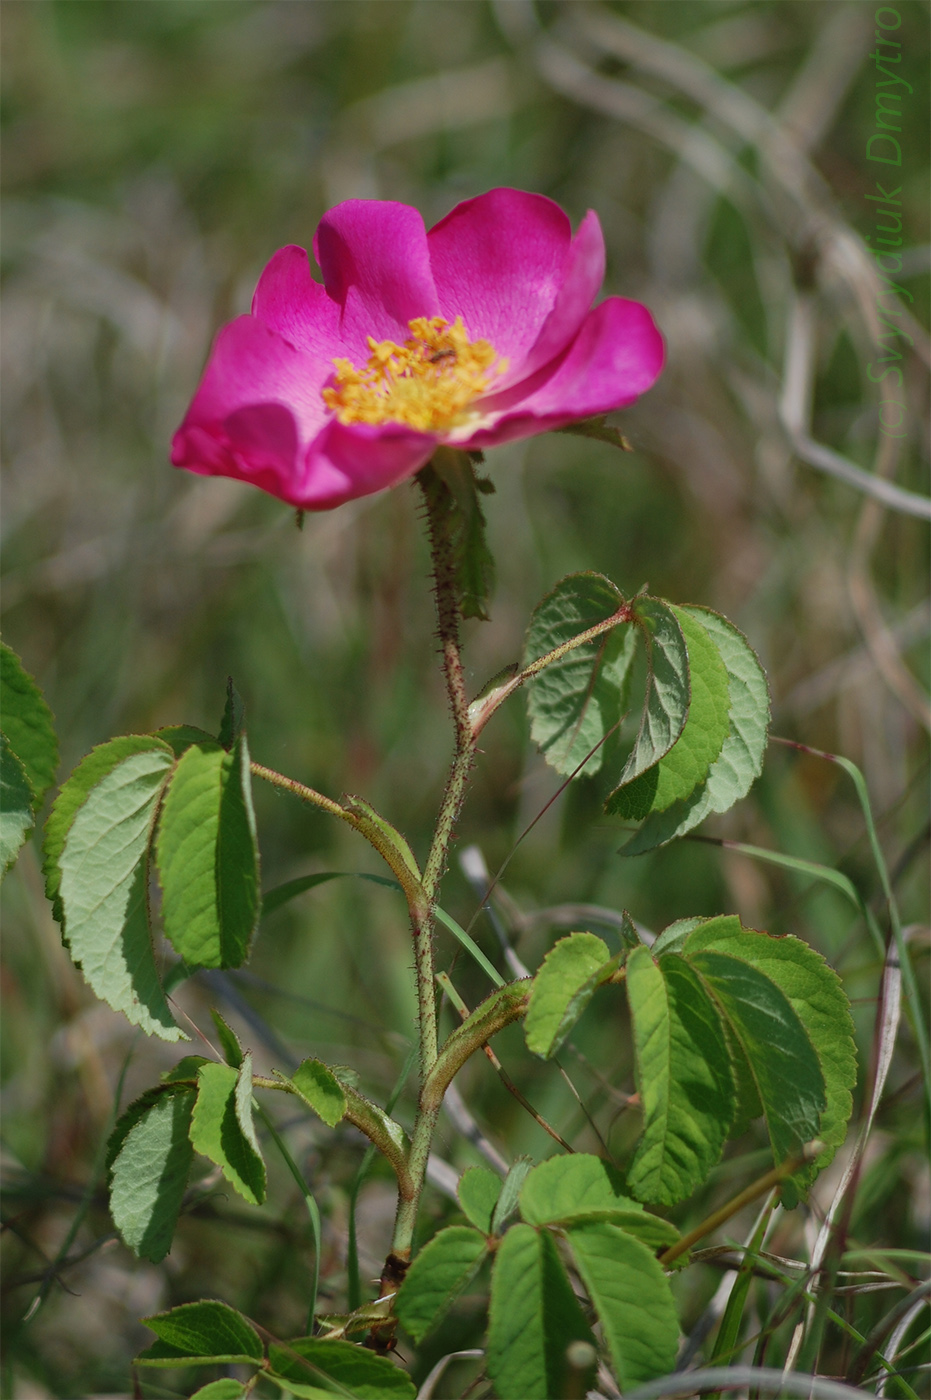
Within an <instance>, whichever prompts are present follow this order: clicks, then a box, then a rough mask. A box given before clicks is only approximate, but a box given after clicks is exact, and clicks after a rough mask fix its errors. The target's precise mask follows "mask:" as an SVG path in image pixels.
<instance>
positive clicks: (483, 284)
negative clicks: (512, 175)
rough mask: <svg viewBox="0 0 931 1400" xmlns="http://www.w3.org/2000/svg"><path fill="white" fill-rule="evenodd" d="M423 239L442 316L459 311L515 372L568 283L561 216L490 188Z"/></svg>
mask: <svg viewBox="0 0 931 1400" xmlns="http://www.w3.org/2000/svg"><path fill="white" fill-rule="evenodd" d="M587 236H588V235H586V237H587ZM427 242H428V244H429V248H430V262H431V265H432V267H433V275H434V277H435V278H436V286H437V291H438V293H439V298H440V307H441V310H442V313H443V315H444V316H445V317H446V318H447V320H450V321H453V320H455V318H456V317H457V316H461V317H462V319H463V321H464V322H465V326H466V330H467V331H468V333H469V336H470V338H471V339H472V340H478V339H485V340H489V341H491V343H492V345H493V346H494V347H495V349H496V350H497V352H498V354H499V355H502V356H505V357H506V358H507V359H508V360H509V361H510V365H509V374H508V377H509V378H511V377H512V376H513V375H515V374H519V373H520V371H521V368H522V366H523V364H524V361H525V360H526V359H527V355H528V352H529V351H530V349H531V347H532V346H533V344H534V342H535V341H536V339H537V337H538V336H539V335H540V333H541V331H542V330H543V326H544V323H545V322H546V319H547V317H548V316H549V314H550V312H551V311H553V309H554V307H555V305H556V301H557V297H558V295H559V291H560V289H561V287H562V286H563V283H564V282H565V281H566V277H567V271H568V266H569V256H570V245H571V242H572V226H571V224H570V223H569V220H568V219H567V217H566V215H565V214H564V213H563V211H562V210H561V209H560V207H559V205H558V204H554V203H553V201H552V200H551V199H547V198H546V197H545V196H544V195H540V194H527V193H526V192H524V191H523V190H509V189H498V190H489V192H488V193H487V194H482V195H479V196H478V197H477V198H475V199H467V200H465V201H464V202H463V203H462V204H457V205H456V207H455V209H453V210H452V211H451V212H450V213H449V214H447V215H446V218H445V219H441V220H440V222H439V223H438V224H436V225H435V226H434V227H433V228H432V229H431V230H430V232H429V233H428V234H427ZM588 304H589V305H590V304H591V297H589V303H588Z"/></svg>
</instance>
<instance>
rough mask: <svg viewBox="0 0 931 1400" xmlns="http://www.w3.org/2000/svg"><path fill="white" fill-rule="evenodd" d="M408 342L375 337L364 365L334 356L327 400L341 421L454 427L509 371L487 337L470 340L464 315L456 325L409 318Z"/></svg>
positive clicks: (423, 429)
mask: <svg viewBox="0 0 931 1400" xmlns="http://www.w3.org/2000/svg"><path fill="white" fill-rule="evenodd" d="M408 324H409V326H410V329H411V336H410V339H409V340H406V341H405V342H404V344H403V345H395V343H394V341H393V340H382V341H380V342H379V341H376V340H373V339H372V337H371V336H369V349H370V351H371V354H370V355H369V358H368V363H367V364H366V365H364V366H363V368H362V369H356V367H355V365H354V364H353V363H352V361H351V360H334V361H333V363H334V365H335V366H336V375H335V377H334V383H333V385H332V387H331V388H328V389H324V390H323V401H324V403H325V404H326V406H327V408H331V409H332V410H333V411H334V413H335V414H336V415H337V417H338V418H339V420H340V422H341V423H389V422H392V423H407V424H408V425H409V426H410V427H412V428H418V429H419V430H420V431H421V432H437V431H440V430H442V429H446V428H454V427H457V426H459V425H460V424H462V423H465V422H466V421H467V420H468V418H469V413H468V408H469V405H470V404H471V403H472V401H473V399H477V398H479V397H480V396H481V395H482V394H484V393H487V391H488V386H489V384H490V383H491V380H492V379H493V378H494V377H496V376H498V375H501V374H503V373H504V371H505V370H506V369H507V366H508V362H507V360H504V359H500V358H499V357H498V354H497V352H496V350H495V348H494V346H493V345H491V344H490V343H489V342H488V341H487V340H470V339H469V337H468V334H467V332H466V328H465V326H464V325H463V324H462V317H461V316H457V317H456V320H455V322H454V323H453V324H452V325H450V324H449V322H448V321H446V320H444V318H443V317H442V316H433V317H426V316H419V317H417V318H416V319H415V320H413V321H410V322H408Z"/></svg>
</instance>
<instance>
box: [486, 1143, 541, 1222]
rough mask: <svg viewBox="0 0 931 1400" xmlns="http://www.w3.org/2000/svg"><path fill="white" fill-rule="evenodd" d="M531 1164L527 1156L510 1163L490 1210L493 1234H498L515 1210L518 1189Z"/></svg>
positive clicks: (518, 1196) (518, 1197) (518, 1193)
mask: <svg viewBox="0 0 931 1400" xmlns="http://www.w3.org/2000/svg"><path fill="white" fill-rule="evenodd" d="M532 1166H533V1163H532V1162H531V1160H530V1158H529V1157H518V1159H517V1161H516V1162H514V1163H512V1165H511V1167H510V1169H509V1171H508V1174H507V1176H506V1177H505V1178H504V1181H503V1183H502V1185H501V1194H500V1196H499V1197H498V1200H497V1202H496V1203H495V1208H494V1210H493V1212H492V1216H491V1229H492V1233H493V1234H495V1235H500V1234H501V1232H502V1230H503V1229H504V1227H505V1225H506V1224H507V1223H508V1221H509V1220H510V1218H511V1216H512V1215H513V1214H514V1212H515V1211H516V1210H517V1204H518V1201H519V1200H520V1189H521V1187H522V1186H523V1184H524V1181H525V1179H526V1177H527V1174H528V1173H529V1171H530V1169H531V1167H532Z"/></svg>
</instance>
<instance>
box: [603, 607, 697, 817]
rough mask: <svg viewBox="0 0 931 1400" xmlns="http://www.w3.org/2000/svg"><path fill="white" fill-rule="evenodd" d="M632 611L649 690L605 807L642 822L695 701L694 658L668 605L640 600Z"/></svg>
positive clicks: (611, 812) (608, 810) (610, 811)
mask: <svg viewBox="0 0 931 1400" xmlns="http://www.w3.org/2000/svg"><path fill="white" fill-rule="evenodd" d="M630 606H631V612H632V614H633V620H634V622H636V624H637V626H638V627H639V628H640V631H641V633H642V634H643V637H644V640H645V642H646V648H647V688H646V695H645V697H644V702H643V713H642V715H641V717H640V729H639V732H638V734H637V738H636V741H635V743H634V746H633V749H632V750H631V752H630V756H629V757H628V759H627V762H626V764H625V765H624V771H623V773H622V774H621V781H620V783H619V784H618V786H617V787H616V788H615V790H614V791H613V792H612V793H611V794H610V795H609V797H608V799H607V801H606V802H605V811H606V812H609V813H610V814H611V815H616V816H621V817H625V818H627V819H628V820H639V819H640V817H643V816H646V814H647V812H648V811H649V810H650V807H651V806H652V803H653V797H654V795H655V792H656V787H657V785H658V781H659V775H658V773H657V772H656V771H655V770H656V765H657V764H658V763H659V761H660V759H661V758H662V757H663V756H664V755H665V754H667V753H668V752H669V750H670V749H671V748H672V746H673V744H675V743H676V741H677V740H678V738H679V736H680V734H681V733H682V731H683V729H684V728H685V724H686V720H687V718H688V713H689V697H690V691H689V659H688V650H687V647H686V642H685V637H684V636H683V635H682V628H681V626H680V625H679V620H678V618H677V617H676V614H675V613H674V612H673V610H672V608H671V607H670V606H669V605H668V603H664V602H662V601H661V600H660V599H659V598H635V599H634V600H633V602H632V603H631V605H630ZM647 772H651V773H652V774H653V776H652V778H650V779H645V780H644V781H643V782H641V783H640V784H638V787H637V788H636V789H635V794H634V796H633V797H628V796H626V795H625V789H626V788H627V787H628V786H629V785H630V784H631V783H633V782H634V780H635V779H638V778H640V777H641V775H642V774H646V773H647Z"/></svg>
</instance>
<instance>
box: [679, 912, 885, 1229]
mask: <svg viewBox="0 0 931 1400" xmlns="http://www.w3.org/2000/svg"><path fill="white" fill-rule="evenodd" d="M688 948H689V952H690V954H691V953H692V952H697V951H698V950H699V949H701V948H704V949H712V948H713V949H717V950H721V951H727V952H731V953H733V954H734V955H735V956H736V957H739V958H741V959H743V960H744V961H745V962H748V963H751V964H752V965H753V966H754V967H755V968H757V969H758V970H759V971H760V972H762V973H765V974H766V976H768V977H769V978H770V979H771V980H772V981H773V982H775V983H777V985H778V986H779V987H780V988H781V989H782V991H783V992H784V993H785V995H786V997H787V999H788V1001H789V1004H790V1006H791V1007H792V1009H793V1011H794V1012H795V1014H796V1016H797V1017H798V1019H799V1021H800V1022H801V1024H802V1026H803V1027H804V1029H805V1033H806V1035H807V1036H808V1038H809V1040H810V1041H811V1044H812V1046H813V1048H814V1051H815V1054H816V1055H817V1057H818V1062H819V1064H820V1066H821V1073H822V1076H823V1078H824V1092H825V1098H826V1103H825V1108H824V1112H823V1113H822V1115H821V1122H820V1125H819V1128H818V1137H819V1138H820V1139H821V1141H822V1142H823V1143H824V1144H825V1147H824V1151H823V1152H821V1153H820V1154H819V1155H818V1156H817V1157H816V1158H815V1160H814V1161H813V1162H811V1163H810V1164H809V1165H808V1166H806V1167H803V1168H802V1169H801V1170H800V1171H799V1172H796V1173H795V1175H794V1176H792V1177H789V1178H788V1179H787V1180H786V1181H784V1182H783V1183H782V1187H781V1192H782V1200H783V1204H784V1205H786V1206H793V1205H795V1204H796V1202H797V1201H798V1200H799V1199H800V1197H802V1196H804V1194H805V1193H806V1192H807V1189H808V1187H809V1186H810V1185H811V1183H812V1181H813V1180H814V1178H815V1176H816V1175H817V1174H818V1172H819V1171H822V1170H823V1169H824V1168H825V1167H826V1166H827V1165H828V1163H829V1162H830V1161H831V1160H832V1158H833V1156H834V1153H835V1152H836V1151H837V1148H838V1147H839V1146H840V1144H841V1143H842V1142H843V1141H844V1138H845V1137H846V1135H847V1124H848V1122H849V1120H850V1114H851V1111H852V1108H853V1093H852V1091H853V1088H854V1086H855V1084H856V1080H857V1056H856V1046H855V1043H854V1039H853V1021H852V1020H851V1016H850V1005H849V1002H848V1000H847V997H846V995H845V994H844V990H843V987H842V985H841V982H840V978H839V977H838V976H837V973H836V972H835V971H834V969H833V968H831V967H829V966H828V964H827V963H826V962H825V960H824V958H823V957H822V956H821V954H820V953H817V952H816V951H815V950H814V948H810V947H809V946H808V944H807V943H803V942H802V941H801V939H799V938H792V937H786V938H770V937H768V936H767V935H766V934H763V933H757V932H756V931H755V930H754V929H745V928H742V927H741V925H740V921H739V920H738V919H725V918H718V919H709V920H708V921H707V922H704V923H702V924H701V925H700V926H699V927H698V928H697V929H696V930H695V931H694V932H693V933H692V934H690V936H689V939H688Z"/></svg>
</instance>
